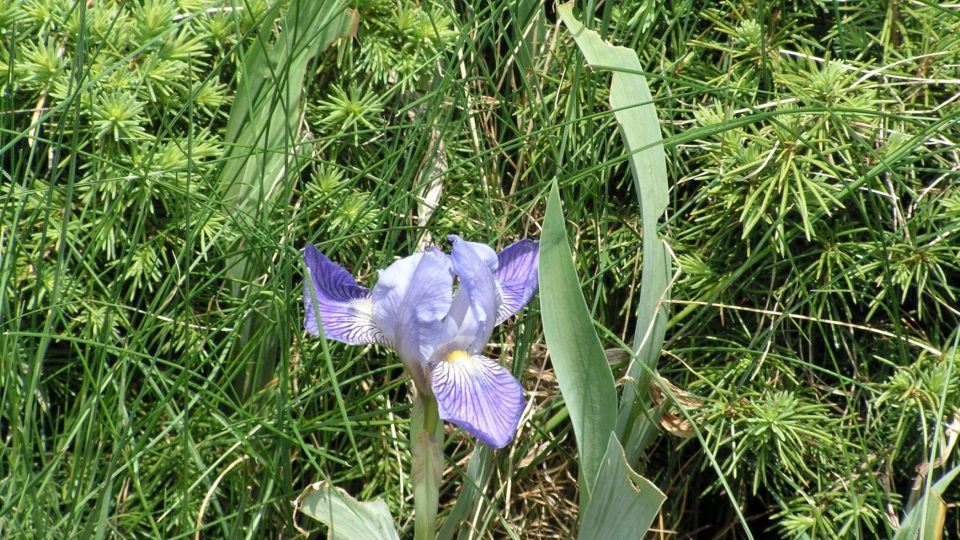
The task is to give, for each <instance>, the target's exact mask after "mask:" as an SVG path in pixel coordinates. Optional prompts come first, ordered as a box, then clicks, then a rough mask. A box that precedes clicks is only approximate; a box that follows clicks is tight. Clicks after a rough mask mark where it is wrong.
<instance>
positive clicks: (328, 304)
mask: <svg viewBox="0 0 960 540" xmlns="http://www.w3.org/2000/svg"><path fill="white" fill-rule="evenodd" d="M303 261H304V263H306V265H307V279H306V280H304V282H303V306H304V309H305V311H306V313H305V314H304V317H303V327H304V328H306V330H307V332H310V333H311V334H313V335H315V336H316V335H319V334H320V329H319V328H317V318H316V313H317V312H320V321H321V322H322V323H323V333H324V334H325V335H326V336H327V338H328V339H334V340H337V341H342V342H344V343H350V344H352V345H360V344H365V343H383V344H386V343H387V342H386V340H385V339H384V336H383V334H382V333H381V332H380V330H379V328H377V325H376V324H374V322H373V318H372V305H371V302H370V298H371V295H370V290H369V289H367V288H366V287H361V286H359V285H357V282H356V280H354V279H353V276H351V275H350V272H347V271H346V270H344V269H343V268H341V267H340V265H338V264H337V263H335V262H333V261H331V260H330V259H328V258H327V257H326V256H325V255H324V254H323V253H320V251H319V250H318V249H317V248H316V247H314V246H313V244H307V247H306V249H304V252H303ZM311 283H312V284H313V294H315V295H316V298H317V307H316V309H314V307H313V297H312V295H311V293H310V284H311Z"/></svg>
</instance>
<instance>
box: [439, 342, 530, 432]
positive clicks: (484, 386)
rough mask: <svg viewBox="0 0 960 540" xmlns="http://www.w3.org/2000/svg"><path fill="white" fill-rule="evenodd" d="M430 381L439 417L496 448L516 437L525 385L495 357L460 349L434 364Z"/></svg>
mask: <svg viewBox="0 0 960 540" xmlns="http://www.w3.org/2000/svg"><path fill="white" fill-rule="evenodd" d="M431 382H432V385H433V393H434V395H435V396H436V398H437V405H438V406H439V412H440V418H442V419H444V420H446V421H448V422H452V423H454V424H456V425H458V426H460V427H461V428H463V429H464V430H465V431H466V432H467V433H470V434H471V435H473V436H474V437H476V438H478V439H480V440H481V441H483V442H484V443H486V444H488V445H490V446H492V447H494V448H503V447H504V446H506V445H507V443H509V442H510V441H511V440H512V439H513V436H514V434H515V433H516V431H517V424H518V423H519V422H520V416H521V414H522V413H523V407H524V398H523V388H522V387H521V386H520V383H519V382H518V381H517V380H516V379H515V378H514V377H513V375H511V374H510V372H509V371H507V370H506V368H504V367H503V366H501V365H500V364H498V363H497V362H496V361H494V360H491V359H490V358H486V357H484V356H480V355H469V354H467V353H466V352H463V351H457V352H454V353H452V354H450V355H449V356H448V357H447V358H446V359H444V360H441V361H439V362H437V363H436V364H435V365H434V366H433V369H432V371H431Z"/></svg>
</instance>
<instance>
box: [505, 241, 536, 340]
mask: <svg viewBox="0 0 960 540" xmlns="http://www.w3.org/2000/svg"><path fill="white" fill-rule="evenodd" d="M539 244H540V243H539V242H537V241H535V240H529V239H527V240H520V241H519V242H514V243H513V244H510V245H509V246H507V247H506V248H505V249H504V250H503V251H501V252H500V253H498V254H497V259H498V260H499V265H498V267H497V270H496V272H494V273H493V277H494V278H496V280H497V285H498V286H499V287H500V308H499V309H498V310H497V324H500V323H502V322H503V321H505V320H507V319H508V318H510V317H511V316H512V315H513V314H514V313H516V312H518V311H520V310H521V309H522V308H523V306H525V305H527V302H529V301H530V298H532V297H533V293H535V292H536V291H537V285H538V284H539V277H538V275H537V264H539V261H540V245H539Z"/></svg>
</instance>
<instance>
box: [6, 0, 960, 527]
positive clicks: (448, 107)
mask: <svg viewBox="0 0 960 540" xmlns="http://www.w3.org/2000/svg"><path fill="white" fill-rule="evenodd" d="M286 7H287V5H286V4H285V3H284V2H282V1H281V2H278V3H273V2H268V1H267V0H250V1H244V2H240V1H238V2H234V3H230V2H223V1H208V0H136V1H113V0H89V1H85V2H77V1H74V0H11V1H8V2H3V3H2V4H0V77H2V82H0V85H2V86H0V88H2V89H0V190H2V199H0V227H2V229H0V254H2V262H0V440H2V443H3V444H2V445H0V536H3V537H5V538H6V537H9V538H45V537H49V538H68V537H83V538H104V537H109V538H131V537H155V538H182V537H193V536H194V535H196V534H199V535H201V536H203V537H224V538H242V537H246V538H266V537H292V536H295V535H296V534H297V531H296V529H295V525H296V524H295V522H294V518H293V516H292V512H291V506H290V501H291V500H293V499H294V498H295V497H296V496H297V494H298V493H299V492H300V491H301V490H302V489H304V488H305V487H306V486H307V485H308V484H310V483H311V482H315V481H318V480H321V479H329V480H330V481H331V482H333V483H334V484H335V485H337V486H340V487H343V488H345V489H346V490H347V491H348V492H350V493H351V494H353V495H354V496H357V497H358V498H362V499H369V498H373V497H382V498H383V499H384V500H385V501H386V502H387V504H388V505H389V506H390V508H391V510H392V512H393V515H394V516H400V525H401V526H402V527H404V528H405V531H406V532H407V534H410V532H411V531H412V521H411V520H410V509H411V508H412V504H411V500H412V495H411V492H410V485H409V480H408V478H406V476H405V475H406V474H407V473H406V471H408V470H409V451H408V448H407V444H408V443H407V439H406V435H405V434H406V429H407V424H406V422H407V419H408V417H409V413H408V409H409V405H408V399H407V398H408V396H407V392H408V383H407V382H406V381H405V380H404V377H403V372H402V368H401V367H400V365H399V363H398V361H397V360H396V358H394V357H392V356H390V355H389V354H387V353H386V352H385V351H382V350H379V349H376V348H372V349H367V350H363V349H355V348H350V347H341V346H339V345H338V344H333V343H331V344H329V347H328V346H327V345H326V344H324V343H321V342H319V341H318V340H315V339H312V340H305V339H304V333H303V331H302V328H301V318H302V309H303V308H302V305H301V280H302V272H303V269H302V265H301V255H300V254H301V250H302V247H303V245H304V243H306V242H313V243H315V244H317V245H318V246H319V247H320V248H321V249H322V250H323V251H324V252H326V253H327V254H329V255H330V256H331V257H332V258H334V259H335V260H336V261H338V262H339V263H341V264H342V265H344V266H345V267H347V268H348V269H350V270H351V271H352V272H354V273H355V274H359V275H360V276H361V277H362V278H363V279H364V280H365V282H366V284H368V285H369V284H371V282H372V280H373V279H374V278H373V276H374V275H375V269H377V268H383V267H385V266H386V265H387V264H389V263H390V262H391V261H392V260H393V258H394V257H395V256H397V255H405V254H408V253H410V252H412V251H414V250H415V249H417V247H418V246H422V245H424V244H425V243H427V242H430V241H431V240H430V239H431V238H438V239H442V238H443V237H444V236H445V234H446V233H448V232H457V233H459V234H461V235H463V236H465V237H468V238H470V239H473V240H477V241H484V242H488V243H490V244H493V245H496V246H497V247H503V246H504V245H506V244H508V243H510V242H512V241H513V240H516V239H518V238H521V237H536V236H538V225H539V223H540V221H541V218H542V214H543V211H544V201H545V197H546V195H547V193H548V188H549V182H550V181H551V180H552V179H554V178H557V179H558V180H559V181H560V184H561V191H562V193H563V197H564V199H565V207H564V211H565V214H566V216H567V219H568V221H569V223H568V229H569V233H570V236H571V239H572V240H573V241H574V242H575V254H576V255H575V256H576V262H577V265H578V267H579V269H580V273H581V276H582V277H583V288H584V292H585V294H586V296H587V298H588V301H590V302H591V307H592V309H593V315H594V318H595V320H596V324H597V327H598V329H599V330H600V332H601V335H602V336H603V339H604V340H605V341H606V345H607V346H609V347H611V348H617V347H620V346H622V344H623V341H622V340H623V339H624V338H625V336H627V335H628V329H630V328H631V327H632V326H633V324H632V307H631V306H633V305H635V300H636V296H637V293H638V291H639V288H640V287H642V286H643V284H642V283H639V282H638V276H639V270H638V269H639V266H640V265H641V264H642V261H641V260H639V257H640V255H639V248H638V246H639V245H640V238H641V234H642V231H640V230H639V213H638V209H637V208H636V206H635V204H634V203H633V201H634V195H633V194H632V186H631V181H630V176H629V172H628V170H627V167H626V162H625V156H624V152H623V148H622V145H621V143H620V139H619V136H618V134H617V129H616V125H615V123H614V120H613V117H612V114H611V113H610V111H609V109H608V107H607V78H606V77H605V76H601V75H599V74H596V73H592V72H591V71H589V70H587V69H585V68H584V66H583V61H582V58H581V57H580V55H579V52H578V50H577V49H576V47H575V46H574V45H573V43H572V40H571V39H570V38H569V36H568V35H567V34H566V33H565V32H566V31H565V30H564V29H563V28H561V27H558V26H557V25H556V24H555V22H554V20H553V15H552V9H551V8H549V7H548V8H546V9H544V7H543V6H542V5H540V3H538V2H534V1H529V0H518V1H516V2H503V3H497V2H489V3H488V2H472V3H471V2H467V1H459V0H458V1H447V0H438V1H428V0H422V1H420V2H415V1H413V0H359V1H355V2H352V3H351V7H352V8H353V9H355V10H356V13H357V15H358V20H359V25H358V27H357V28H356V29H355V33H354V34H353V35H352V36H351V37H349V38H348V39H342V40H339V41H337V42H336V43H334V44H333V45H332V46H331V47H330V48H328V49H326V50H325V51H322V52H321V53H320V54H319V55H318V56H317V57H316V60H315V61H314V62H312V63H311V64H310V67H309V71H308V76H307V78H306V79H305V81H304V94H303V98H304V99H303V101H304V103H305V113H304V114H303V115H302V116H300V117H296V118H292V120H293V121H294V125H295V126H297V130H296V135H297V137H294V138H291V139H290V140H288V141H276V142H275V144H272V145H270V146H269V148H270V150H271V151H272V152H278V153H283V154H284V155H292V156H295V157H296V159H295V160H293V161H292V163H293V166H289V167H287V168H285V169H284V170H283V173H282V174H281V175H280V176H279V177H278V179H277V182H275V183H272V184H269V185H266V187H264V189H263V190H261V191H259V192H257V193H255V195H256V196H257V197H262V198H264V199H265V198H268V197H269V198H271V199H272V200H274V201H277V203H276V204H274V205H271V206H262V207H261V206H256V205H254V206H255V207H256V208H258V209H259V211H257V212H254V213H253V214H247V213H245V212H238V207H239V206H238V203H237V201H236V200H235V198H234V197H233V196H232V195H231V194H232V193H233V192H232V191H231V189H232V187H233V183H232V180H231V179H229V178H228V179H226V180H224V178H223V175H222V174H221V171H222V170H223V168H224V166H225V158H224V156H234V155H237V153H238V152H239V153H243V152H244V150H246V148H244V147H238V146H237V145H235V144H232V142H231V140H229V139H228V138H227V124H228V114H229V112H230V110H231V106H232V105H233V100H234V98H235V96H236V95H237V92H238V85H239V81H242V80H243V76H244V73H243V69H244V65H245V64H244V60H245V58H247V55H248V54H249V53H250V51H251V50H252V47H254V46H255V44H257V43H260V46H264V45H267V46H269V44H270V43H272V42H273V40H274V39H275V38H276V36H277V35H278V34H279V32H280V31H281V28H282V26H283V25H282V21H283V20H284V19H283V17H282V16H280V17H278V14H282V13H284V11H285V9H286ZM577 12H578V15H579V17H580V18H581V20H583V21H584V23H585V24H586V25H587V26H588V27H590V28H593V29H595V30H597V31H599V32H600V33H601V35H602V36H603V37H604V38H605V39H608V40H610V41H612V42H614V43H617V44H620V45H625V46H627V47H630V48H632V49H635V50H636V51H637V53H638V55H639V56H640V59H641V62H642V63H643V65H644V66H645V71H646V76H647V78H648V80H649V81H650V83H651V89H652V91H653V93H654V98H655V102H656V106H657V109H658V113H659V116H660V118H661V119H662V129H663V134H664V138H665V143H664V144H665V147H666V151H667V155H668V168H669V171H670V175H671V206H670V209H669V219H668V221H667V223H666V225H665V226H664V229H663V230H662V231H661V234H663V235H664V236H665V237H666V238H667V239H668V241H669V242H670V244H671V246H672V249H673V251H674V253H675V256H676V262H675V266H676V268H677V275H676V279H675V282H674V285H673V293H672V298H673V301H672V306H671V319H670V325H669V330H668V333H667V341H666V343H665V344H664V351H663V356H662V359H661V362H660V366H659V371H660V373H661V375H662V376H663V377H665V378H666V379H668V380H669V381H671V382H672V383H673V384H674V385H676V387H677V388H678V389H682V391H683V392H684V394H683V395H684V396H685V399H684V400H681V401H680V402H679V403H676V404H674V405H673V409H671V411H670V412H671V413H672V414H670V415H668V416H667V420H668V422H666V423H665V425H664V427H665V429H664V433H663V434H662V435H661V436H660V437H659V439H658V440H657V443H656V444H655V445H654V446H652V447H651V448H650V450H649V453H648V455H646V456H645V457H644V459H643V460H641V464H640V469H641V471H640V472H642V473H643V474H644V475H645V476H647V477H648V478H650V479H651V480H653V481H654V482H655V483H656V484H657V485H658V486H660V488H661V489H662V490H663V491H664V492H665V493H666V494H667V496H668V498H667V502H666V504H665V505H664V507H663V509H662V512H661V515H660V517H659V518H658V521H657V523H656V524H655V526H656V530H654V531H651V533H649V535H650V536H651V537H656V538H660V537H678V538H746V537H761V536H767V535H772V536H783V537H795V538H877V537H889V536H891V535H892V534H893V532H894V531H895V529H896V527H897V523H898V519H899V516H901V513H902V511H903V509H904V507H905V505H907V504H908V501H909V500H910V497H911V495H913V494H914V493H915V490H916V488H917V486H919V485H920V482H922V481H924V480H925V475H926V473H927V472H928V471H930V470H934V471H935V472H934V473H933V478H934V479H936V478H938V477H939V476H941V471H942V470H946V469H950V468H952V467H953V466H954V465H956V463H957V461H958V460H957V455H956V453H955V452H954V444H955V442H956V438H957V435H958V430H960V418H958V416H957V406H958V405H960V384H958V376H957V372H956V370H957V368H956V366H955V364H956V351H957V341H958V332H957V329H958V324H960V311H958V305H960V304H958V301H957V298H958V294H960V290H958V289H960V238H958V235H957V232H958V229H960V148H958V140H960V104H958V103H960V6H957V5H956V4H937V3H933V2H923V1H905V0H886V1H869V0H849V1H844V2H839V1H832V2H827V1H819V0H780V1H764V0H745V1H737V2H734V1H723V2H717V3H704V2H694V1H693V0H686V1H684V0H677V1H666V0H626V1H623V2H581V3H579V5H578V9H577ZM281 67H285V66H281ZM284 73H285V72H284V71H283V70H282V69H281V70H280V71H278V72H275V73H272V74H271V76H274V77H283V76H284ZM251 151H252V149H251ZM251 215H252V217H251ZM238 267H242V268H244V269H247V270H255V272H249V271H248V272H247V273H246V274H244V273H240V274H238V273H237V271H236V269H237V268H238ZM238 275H239V276H240V277H238ZM537 311H538V308H537V306H536V303H534V304H533V305H532V306H531V308H528V309H527V310H525V312H523V313H522V314H521V316H520V317H519V318H518V319H517V320H516V321H515V323H514V324H512V325H507V328H506V329H505V330H500V331H498V334H496V335H495V337H494V346H493V351H494V352H495V353H496V354H497V355H498V356H500V357H501V358H502V359H504V360H506V361H507V362H508V364H509V365H511V366H513V369H514V372H515V373H518V374H521V376H522V382H523V384H524V386H525V388H526V389H527V390H528V392H529V396H530V404H529V407H528V411H527V412H526V414H525V417H524V420H523V422H522V424H521V427H520V431H519V434H518V438H517V441H516V442H515V443H513V444H512V445H511V446H510V447H508V448H507V449H505V450H504V451H501V452H500V453H499V454H498V455H497V458H496V471H495V473H494V476H493V478H492V479H491V481H490V483H489V484H488V485H486V486H484V487H483V498H482V501H481V504H480V505H479V506H478V507H477V510H476V512H475V515H473V516H471V522H470V523H471V526H472V527H473V528H474V529H475V531H476V535H477V536H478V537H504V536H507V535H511V536H515V537H523V538H558V537H559V538H566V537H571V536H572V535H574V534H575V523H576V516H577V508H576V500H577V485H576V469H575V466H574V462H575V454H574V451H575V448H576V446H575V445H574V443H573V440H572V438H573V437H572V433H571V430H570V426H569V423H568V422H567V421H566V416H565V412H564V409H563V402H562V399H561V398H560V396H559V393H558V392H557V389H556V384H555V379H554V378H553V376H552V373H551V366H550V362H549V358H548V357H547V355H546V351H545V349H544V347H543V340H542V335H541V333H540V327H539V322H538V313H537ZM251 321H254V322H256V324H255V325H254V324H253V323H251ZM613 356H614V357H616V355H613ZM622 368H623V366H622V365H620V364H616V365H614V369H615V370H619V369H622ZM615 373H616V371H615ZM681 409H682V410H681ZM670 419H672V420H673V421H672V422H670V421H669V420H670ZM688 419H689V420H690V421H692V426H696V430H693V429H692V426H691V425H690V424H687V423H685V420H688ZM694 432H695V433H694ZM448 435H449V436H448V441H447V444H446V454H447V456H448V459H449V461H448V463H447V464H448V467H447V470H446V472H445V478H446V479H448V481H447V482H446V483H445V484H444V487H443V489H444V491H443V492H442V494H441V497H442V501H441V503H442V505H443V506H444V507H445V508H449V506H450V505H451V504H452V503H453V501H455V500H456V498H457V494H458V490H459V485H460V482H459V481H458V480H457V478H458V476H459V475H460V474H461V472H462V471H463V468H464V467H466V463H467V460H468V459H469V457H470V456H471V454H472V453H473V450H474V447H473V442H472V441H471V440H469V439H468V438H467V437H465V436H463V435H462V434H460V433H457V432H453V431H450V432H449V433H448ZM720 479H725V480H726V483H727V484H728V485H729V487H730V492H727V491H726V490H725V489H724V488H723V487H722V486H721V483H720ZM949 495H950V493H949V492H948V497H947V499H950V497H949ZM736 508H739V509H740V510H741V512H742V514H743V516H745V518H743V519H742V518H740V517H739V515H738V512H736V511H735V510H736ZM442 514H443V509H441V515H442ZM302 525H305V526H308V527H309V526H310V524H305V523H304V524H302ZM945 531H946V534H947V536H949V537H954V538H956V537H960V518H958V516H957V515H956V513H955V512H950V513H948V517H947V521H946V525H945Z"/></svg>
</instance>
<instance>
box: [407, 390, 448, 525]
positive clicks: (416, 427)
mask: <svg viewBox="0 0 960 540" xmlns="http://www.w3.org/2000/svg"><path fill="white" fill-rule="evenodd" d="M439 430H440V414H439V413H438V411H437V400H436V399H434V397H433V396H428V395H424V394H423V393H420V394H418V395H417V398H416V399H415V400H414V402H413V417H412V422H411V426H410V445H411V447H412V449H413V475H412V476H413V508H414V538H416V540H433V539H434V538H435V537H436V534H437V506H438V504H439V501H440V476H441V475H442V474H443V454H442V453H441V451H440V443H439V442H438V441H439V439H440V431H439Z"/></svg>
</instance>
